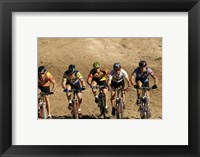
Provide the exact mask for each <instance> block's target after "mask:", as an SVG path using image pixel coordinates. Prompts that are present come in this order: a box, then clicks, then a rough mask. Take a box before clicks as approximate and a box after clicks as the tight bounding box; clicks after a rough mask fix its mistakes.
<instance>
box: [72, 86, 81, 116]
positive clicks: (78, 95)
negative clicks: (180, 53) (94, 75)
mask: <svg viewBox="0 0 200 157" xmlns="http://www.w3.org/2000/svg"><path fill="white" fill-rule="evenodd" d="M74 88H75V89H78V90H80V89H81V86H80V82H78V83H77V84H76V85H75V86H74ZM77 98H78V112H79V113H81V103H82V93H81V92H78V93H77Z"/></svg>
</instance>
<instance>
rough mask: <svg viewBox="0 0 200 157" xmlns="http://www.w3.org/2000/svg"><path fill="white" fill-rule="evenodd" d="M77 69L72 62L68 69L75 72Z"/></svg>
mask: <svg viewBox="0 0 200 157" xmlns="http://www.w3.org/2000/svg"><path fill="white" fill-rule="evenodd" d="M75 70H76V66H75V65H74V64H70V65H69V67H68V71H69V73H71V74H72V73H74V72H75Z"/></svg>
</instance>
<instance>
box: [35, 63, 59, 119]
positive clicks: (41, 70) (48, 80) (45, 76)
mask: <svg viewBox="0 0 200 157" xmlns="http://www.w3.org/2000/svg"><path fill="white" fill-rule="evenodd" d="M51 84H53V87H52V89H51V90H50V85H51ZM56 86H57V83H56V81H55V79H54V78H53V76H52V75H51V73H50V72H49V71H47V70H46V68H45V67H44V66H40V67H38V94H39V93H40V92H44V93H45V94H47V95H45V100H46V104H47V113H48V117H47V118H49V119H50V118H52V117H51V112H50V111H51V110H50V109H51V108H50V106H51V105H50V100H49V96H48V93H50V92H54V90H55V88H56Z"/></svg>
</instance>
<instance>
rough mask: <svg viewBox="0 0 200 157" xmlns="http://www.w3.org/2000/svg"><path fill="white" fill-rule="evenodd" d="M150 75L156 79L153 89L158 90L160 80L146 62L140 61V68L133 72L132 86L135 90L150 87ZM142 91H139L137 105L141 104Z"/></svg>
mask: <svg viewBox="0 0 200 157" xmlns="http://www.w3.org/2000/svg"><path fill="white" fill-rule="evenodd" d="M149 75H151V77H152V78H153V79H154V85H153V86H152V88H154V89H155V88H157V84H158V78H157V77H156V75H155V74H154V72H153V70H152V69H151V68H149V67H148V66H147V62H146V61H140V62H139V66H138V67H137V68H136V69H135V70H134V71H133V73H132V76H131V84H132V85H133V86H134V88H138V87H149V78H148V77H149ZM141 92H142V91H141V90H140V89H137V105H138V104H140V103H141V102H140V95H141ZM147 96H148V97H149V92H148V91H147Z"/></svg>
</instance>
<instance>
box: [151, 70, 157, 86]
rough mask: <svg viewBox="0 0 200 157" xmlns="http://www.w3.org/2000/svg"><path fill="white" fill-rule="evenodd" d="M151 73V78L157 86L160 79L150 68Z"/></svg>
mask: <svg viewBox="0 0 200 157" xmlns="http://www.w3.org/2000/svg"><path fill="white" fill-rule="evenodd" d="M149 73H150V75H151V77H152V78H153V79H154V84H155V85H157V84H158V78H157V76H156V75H155V74H154V72H153V70H151V69H150V68H149Z"/></svg>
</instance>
